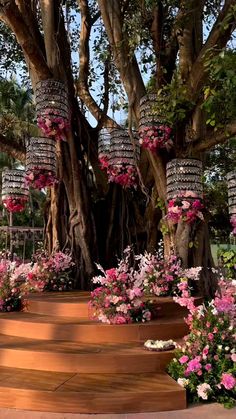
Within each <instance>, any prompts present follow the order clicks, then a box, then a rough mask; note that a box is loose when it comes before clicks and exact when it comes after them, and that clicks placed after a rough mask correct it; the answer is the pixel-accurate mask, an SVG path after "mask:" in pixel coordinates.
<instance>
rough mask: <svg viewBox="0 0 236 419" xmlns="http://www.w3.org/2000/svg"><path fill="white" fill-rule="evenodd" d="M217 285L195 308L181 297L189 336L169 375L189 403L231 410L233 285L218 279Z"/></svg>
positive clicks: (235, 386)
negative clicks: (221, 405) (209, 297)
mask: <svg viewBox="0 0 236 419" xmlns="http://www.w3.org/2000/svg"><path fill="white" fill-rule="evenodd" d="M219 285H220V291H219V292H217V293H216V295H215V298H214V299H212V300H211V301H210V302H209V303H206V304H203V305H200V306H198V307H195V306H194V303H193V301H192V302H191V303H189V299H188V298H187V296H186V294H185V296H182V297H180V300H179V302H181V305H185V306H187V307H188V309H189V315H188V318H187V319H186V322H187V324H188V326H189V328H190V334H189V335H188V336H186V337H185V338H184V341H185V342H184V344H183V345H180V346H179V348H178V349H177V351H176V354H175V358H174V359H173V360H172V361H171V363H170V364H169V367H168V372H169V373H170V375H171V376H172V377H173V378H174V379H175V380H177V382H178V383H179V384H180V385H181V386H183V387H185V388H186V390H187V394H188V396H189V399H190V400H192V401H202V400H209V401H217V402H220V403H224V404H225V406H227V407H231V406H232V405H233V404H234V403H235V396H236V364H235V362H236V353H235V291H236V286H235V285H236V284H235V281H230V280H224V279H222V278H221V280H220V282H219ZM183 291H185V293H186V292H187V290H186V289H185V290H183ZM176 301H178V297H177V300H176Z"/></svg>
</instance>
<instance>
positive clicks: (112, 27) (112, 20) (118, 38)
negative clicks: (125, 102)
mask: <svg viewBox="0 0 236 419" xmlns="http://www.w3.org/2000/svg"><path fill="white" fill-rule="evenodd" d="M98 5H99V8H100V11H101V16H102V19H103V23H104V25H105V28H106V33H107V36H108V39H109V43H110V46H111V49H112V52H113V56H114V62H115V65H116V68H117V69H118V71H119V73H120V78H121V80H122V83H123V85H124V88H125V90H126V93H127V95H128V99H129V103H131V104H132V109H133V112H134V115H135V117H136V119H137V118H138V116H139V101H140V99H141V97H142V96H144V95H145V92H146V91H145V86H144V83H143V79H142V76H141V73H140V70H139V66H138V63H137V60H136V57H135V55H134V54H131V52H130V48H129V45H128V42H127V39H125V36H124V33H123V24H122V23H123V19H122V11H121V8H120V2H118V1H113V0H98Z"/></svg>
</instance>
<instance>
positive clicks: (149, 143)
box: [139, 124, 173, 153]
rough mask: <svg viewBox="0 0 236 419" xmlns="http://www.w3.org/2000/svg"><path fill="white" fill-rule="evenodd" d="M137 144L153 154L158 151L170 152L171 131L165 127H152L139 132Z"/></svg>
mask: <svg viewBox="0 0 236 419" xmlns="http://www.w3.org/2000/svg"><path fill="white" fill-rule="evenodd" d="M139 137H140V139H139V143H140V144H141V146H142V147H144V148H146V149H148V150H150V151H152V152H153V153H155V152H156V151H157V150H159V149H166V150H170V149H171V147H172V146H173V140H172V129H171V128H170V127H168V126H167V125H164V124H160V125H153V126H147V127H143V128H142V129H140V130H139Z"/></svg>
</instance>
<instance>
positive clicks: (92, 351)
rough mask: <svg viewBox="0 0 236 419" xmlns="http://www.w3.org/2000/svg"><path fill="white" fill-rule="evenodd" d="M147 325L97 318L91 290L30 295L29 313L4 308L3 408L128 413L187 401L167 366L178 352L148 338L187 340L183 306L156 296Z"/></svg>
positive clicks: (0, 348) (0, 322)
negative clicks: (149, 344) (154, 314)
mask: <svg viewBox="0 0 236 419" xmlns="http://www.w3.org/2000/svg"><path fill="white" fill-rule="evenodd" d="M156 300H157V303H158V306H159V307H160V310H159V312H158V318H157V319H156V320H153V321H151V322H149V323H137V324H130V325H106V324H101V323H98V322H96V321H94V320H91V313H89V311H88V304H87V303H88V293H83V292H72V293H45V294H40V295H39V294H37V295H32V296H30V297H29V300H28V301H27V307H26V311H25V312H21V313H1V314H0V333H1V334H0V379H1V382H0V407H8V408H17V409H24V410H38V411H47V412H61V413H129V412H151V411H156V412H157V411H164V410H178V409H184V408H185V407H186V395H185V390H184V389H183V388H182V387H180V386H179V385H178V384H177V383H176V382H175V381H174V380H172V379H171V378H170V377H169V376H168V375H167V374H166V373H165V367H166V365H167V363H168V362H169V361H170V360H171V359H172V357H173V352H172V351H167V352H159V353H158V352H149V351H147V350H145V349H144V348H143V342H144V341H145V340H146V339H170V338H172V339H181V338H182V337H183V336H184V335H185V334H186V332H187V328H186V325H185V323H184V321H183V317H184V314H185V312H184V309H182V308H181V307H179V306H178V305H177V304H175V303H174V302H173V300H172V299H171V298H168V297H166V298H159V299H158V298H156Z"/></svg>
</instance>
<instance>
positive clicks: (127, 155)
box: [107, 129, 140, 188]
mask: <svg viewBox="0 0 236 419" xmlns="http://www.w3.org/2000/svg"><path fill="white" fill-rule="evenodd" d="M139 158H140V147H139V143H138V141H137V138H136V137H134V138H133V139H132V138H131V137H130V135H129V133H128V132H127V131H125V130H121V129H114V130H112V131H111V136H110V154H109V160H108V167H107V174H108V180H109V182H115V183H118V184H120V185H122V186H123V187H125V188H130V187H136V186H137V162H138V160H139Z"/></svg>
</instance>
